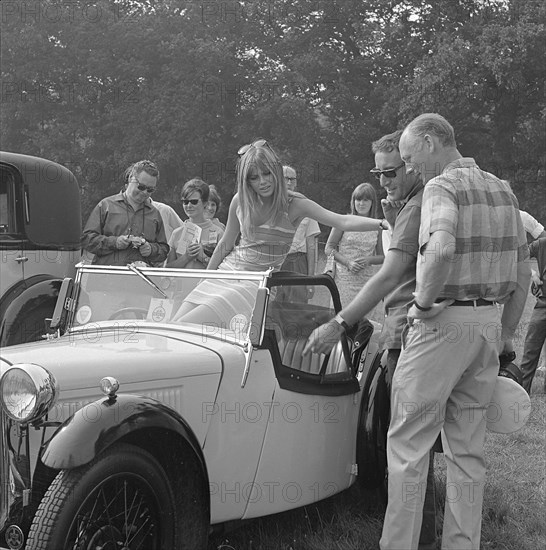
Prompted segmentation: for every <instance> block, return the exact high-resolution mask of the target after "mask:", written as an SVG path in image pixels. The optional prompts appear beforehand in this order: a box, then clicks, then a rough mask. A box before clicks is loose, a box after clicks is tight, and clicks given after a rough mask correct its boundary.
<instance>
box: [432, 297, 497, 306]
mask: <svg viewBox="0 0 546 550" xmlns="http://www.w3.org/2000/svg"><path fill="white" fill-rule="evenodd" d="M444 300H451V298H437V299H436V300H435V302H436V303H439V302H443V301H444ZM497 303H498V302H496V301H495V300H484V299H483V298H478V299H477V300H455V301H454V302H453V303H452V304H450V307H451V306H473V307H480V306H493V305H496V304H497Z"/></svg>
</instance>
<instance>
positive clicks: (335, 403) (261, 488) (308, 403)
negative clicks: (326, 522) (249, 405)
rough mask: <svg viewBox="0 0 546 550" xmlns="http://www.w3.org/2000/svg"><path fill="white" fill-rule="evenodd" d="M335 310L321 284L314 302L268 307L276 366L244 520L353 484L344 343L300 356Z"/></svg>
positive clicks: (351, 395)
mask: <svg viewBox="0 0 546 550" xmlns="http://www.w3.org/2000/svg"><path fill="white" fill-rule="evenodd" d="M338 307H339V306H338ZM334 309H336V308H334V305H333V298H332V295H331V294H330V292H329V291H328V289H327V288H326V287H317V288H315V292H314V298H313V301H312V303H302V304H294V303H285V304H283V303H278V302H275V301H272V302H271V303H270V305H269V312H268V313H269V315H268V321H269V325H268V326H269V331H267V332H268V334H267V335H266V341H265V347H268V348H269V350H270V352H271V355H272V358H273V362H274V365H275V372H276V379H275V388H274V392H273V397H272V403H271V407H270V408H271V413H270V419H269V422H268V423H267V431H266V434H265V438H264V443H263V449H262V453H261V456H260V462H259V465H258V470H257V473H256V478H255V480H254V491H253V498H252V499H249V503H248V507H247V509H246V511H245V515H244V518H251V517H258V516H262V515H265V514H271V513H276V512H280V511H282V510H287V509H290V508H295V507H299V506H304V505H306V504H309V503H310V502H315V501H317V500H321V499H323V498H326V497H328V496H331V495H333V494H335V493H337V492H339V491H341V490H343V489H345V488H347V487H348V486H350V485H351V484H352V483H353V481H354V479H355V475H356V473H357V472H356V433H357V427H358V418H359V409H360V399H361V393H360V391H359V390H360V387H359V383H358V381H357V379H356V376H355V374H354V373H353V372H352V370H351V368H350V365H347V363H346V361H345V357H344V354H343V351H342V346H341V343H340V344H339V345H338V346H337V347H336V348H334V350H333V352H332V353H331V354H330V355H329V356H328V357H325V356H322V355H321V356H317V355H314V354H310V355H307V356H303V355H302V350H303V347H304V346H305V343H306V341H307V338H308V336H309V334H310V332H311V331H312V330H313V329H314V328H316V327H317V326H319V325H320V324H322V323H324V322H326V321H327V320H329V319H331V318H332V317H333V315H334ZM267 337H269V342H267Z"/></svg>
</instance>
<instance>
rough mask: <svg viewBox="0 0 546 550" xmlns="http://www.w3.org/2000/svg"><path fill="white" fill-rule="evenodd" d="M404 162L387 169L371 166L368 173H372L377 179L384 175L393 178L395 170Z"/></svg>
mask: <svg viewBox="0 0 546 550" xmlns="http://www.w3.org/2000/svg"><path fill="white" fill-rule="evenodd" d="M404 164H405V163H404V162H403V163H402V164H400V165H399V166H397V167H396V168H389V169H388V170H379V168H372V170H370V173H371V174H373V175H374V176H375V177H376V178H377V179H378V180H379V179H381V176H385V177H386V178H395V177H396V171H397V170H399V169H400V168H402V166H404Z"/></svg>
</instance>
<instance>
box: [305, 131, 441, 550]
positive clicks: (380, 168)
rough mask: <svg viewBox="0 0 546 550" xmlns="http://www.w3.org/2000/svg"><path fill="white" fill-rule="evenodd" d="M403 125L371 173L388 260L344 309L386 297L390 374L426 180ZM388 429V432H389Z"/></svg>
mask: <svg viewBox="0 0 546 550" xmlns="http://www.w3.org/2000/svg"><path fill="white" fill-rule="evenodd" d="M401 135H402V130H398V131H396V132H393V133H392V134H387V135H385V136H383V137H382V138H380V139H378V140H377V141H374V142H373V143H372V152H373V153H374V155H375V168H373V169H372V170H371V173H372V174H373V176H374V177H375V178H376V179H377V180H378V181H379V184H380V185H381V187H382V188H383V189H384V190H385V191H386V193H387V198H386V199H383V200H382V201H381V202H382V206H383V212H384V215H385V218H386V219H387V221H388V222H389V224H390V225H391V227H392V228H393V231H392V236H391V241H390V244H389V246H388V249H387V250H386V253H385V260H384V262H383V264H382V265H381V267H380V269H379V271H378V272H377V273H376V274H375V275H374V276H373V277H372V278H371V279H370V280H369V281H368V282H367V283H366V284H365V285H364V286H363V287H362V290H361V291H360V292H359V293H358V294H357V296H356V297H355V298H354V299H353V301H352V302H351V303H350V304H349V305H348V306H347V307H346V308H344V309H343V310H342V311H341V312H340V314H339V315H340V316H341V318H342V319H343V320H344V321H345V323H347V325H348V326H352V325H354V324H356V323H357V322H358V321H359V320H360V319H362V318H363V317H366V316H367V315H369V313H370V312H371V311H372V310H373V308H374V307H375V306H376V305H377V304H378V303H379V302H380V301H381V300H382V299H383V298H385V313H386V315H385V320H384V322H383V330H382V332H381V337H380V339H381V342H380V343H381V345H382V347H383V349H386V350H387V379H388V382H389V385H390V380H391V379H392V376H393V374H394V371H395V368H396V365H397V362H398V358H399V356H400V352H401V348H402V329H403V328H404V326H405V324H406V321H407V312H408V309H409V308H410V306H411V304H412V301H413V292H414V291H415V265H416V262H417V252H418V248H419V224H420V221H421V200H422V198H423V184H422V182H421V177H420V175H419V174H418V173H417V172H413V173H411V174H408V173H406V168H405V165H404V162H403V161H402V158H401V157H400V150H399V148H398V147H399V142H400V136H401ZM343 331H344V328H343V327H342V326H341V325H340V324H339V323H337V322H336V321H335V320H334V319H333V320H331V321H330V322H328V323H326V324H324V325H322V326H321V327H319V328H317V329H316V330H315V331H314V332H313V333H312V334H311V336H310V337H309V340H308V343H307V346H306V348H305V350H304V353H307V350H311V351H313V352H315V353H328V352H329V351H330V350H331V349H332V348H333V347H334V345H335V344H336V343H337V341H338V340H339V338H340V337H341V334H342V332H343ZM385 435H386V434H385ZM423 491H424V495H425V503H424V509H423V520H422V524H421V535H420V539H419V549H420V550H429V549H430V550H432V549H434V548H436V508H435V494H434V493H435V491H434V463H433V461H432V460H431V461H430V468H429V473H428V477H427V484H426V489H423Z"/></svg>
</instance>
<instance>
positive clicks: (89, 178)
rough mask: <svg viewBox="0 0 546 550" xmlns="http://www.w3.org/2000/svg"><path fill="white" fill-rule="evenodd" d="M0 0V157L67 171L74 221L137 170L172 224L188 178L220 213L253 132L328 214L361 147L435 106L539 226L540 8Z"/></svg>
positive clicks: (381, 1) (526, 1)
mask: <svg viewBox="0 0 546 550" xmlns="http://www.w3.org/2000/svg"><path fill="white" fill-rule="evenodd" d="M0 6H1V11H2V20H1V30H2V34H1V74H2V98H1V118H0V125H1V126H0V127H1V143H0V146H1V148H2V149H3V150H9V151H16V152H23V153H27V154H34V155H38V156H43V157H46V158H50V159H52V160H56V161H57V162H59V163H61V164H63V165H65V166H68V167H69V168H70V169H72V171H73V172H74V173H75V174H76V176H77V178H78V181H79V182H80V185H81V188H82V210H83V216H84V220H85V219H86V218H87V216H88V214H89V212H90V210H91V208H92V207H93V206H94V205H95V204H96V203H97V202H98V200H100V198H102V197H103V196H106V195H109V194H112V193H115V192H117V191H118V190H119V189H120V186H121V174H122V172H123V170H124V169H125V168H126V167H127V166H128V165H129V164H130V163H132V162H134V161H136V160H139V159H142V158H150V159H153V160H154V161H156V162H157V163H158V164H159V166H160V170H161V185H160V189H159V191H158V193H157V199H158V200H163V201H164V202H167V203H170V204H171V205H173V206H174V207H175V209H177V210H178V211H179V213H182V209H181V207H180V205H179V204H178V203H177V201H176V199H177V190H178V188H179V186H180V184H183V183H184V182H185V181H187V180H188V179H190V178H191V177H194V176H201V177H203V178H204V179H205V181H207V182H208V183H214V184H215V185H216V186H217V187H218V189H219V191H220V193H221V194H222V196H223V198H224V201H225V203H227V202H228V201H229V199H230V198H231V196H232V194H233V190H234V163H235V160H236V159H235V155H234V152H236V151H237V149H238V148H239V147H240V146H241V145H242V144H244V143H248V142H250V141H252V140H253V139H254V138H257V137H264V138H266V139H268V140H269V141H271V143H272V144H273V146H274V147H275V148H276V149H277V150H278V151H279V152H280V153H281V154H282V158H283V160H284V161H285V162H288V163H291V164H293V165H294V166H295V167H296V169H297V170H298V175H299V187H300V190H301V191H302V192H304V193H305V194H307V195H308V196H309V197H311V198H313V199H314V200H317V201H319V202H320V203H322V204H323V205H325V206H328V207H329V208H332V209H334V210H337V211H339V212H344V211H347V208H348V201H349V197H350V193H351V191H352V189H353V188H354V187H355V186H356V185H357V184H358V183H360V182H362V181H370V176H369V173H368V170H369V169H370V168H372V167H373V156H372V154H371V149H370V146H371V142H372V141H374V140H375V139H377V138H378V137H380V136H381V135H383V134H384V133H387V132H390V131H393V130H395V129H397V128H400V127H403V125H404V124H405V123H406V122H408V121H409V120H410V119H412V118H413V117H414V116H416V115H417V114H420V113H421V112H425V111H435V112H439V113H441V114H443V115H444V116H446V117H447V118H448V120H450V122H451V123H452V124H453V126H454V127H455V130H456V135H457V138H458V144H459V149H460V151H461V153H462V154H463V155H466V156H473V157H475V158H476V160H477V161H478V163H479V164H480V166H481V167H482V168H484V169H486V170H489V171H492V172H494V173H495V174H497V175H498V176H500V177H503V178H505V179H509V180H510V181H511V182H512V185H513V188H514V190H515V192H516V194H517V196H518V198H519V200H520V205H521V207H522V208H523V209H525V210H527V211H529V212H530V213H531V214H533V215H534V216H535V217H536V218H538V219H539V220H542V222H543V223H544V222H545V221H546V169H545V164H546V137H545V133H546V132H545V126H544V124H545V118H546V116H545V115H546V99H545V94H544V91H545V79H544V77H545V65H546V55H545V53H546V48H545V38H546V32H545V29H546V5H545V3H544V2H543V1H542V0H510V1H508V0H434V1H433V0H430V1H429V2H426V1H422V0H419V1H417V0H406V1H401V2H399V1H395V0H254V1H245V0H241V1H235V0H218V1H215V0H195V1H192V0H186V1H180V0H176V1H175V0H157V1H153V0H96V1H81V0H71V1H70V2H67V1H64V0H58V1H53V0H42V1H34V2H33V1H25V2H19V1H9V0H4V1H3V2H1V4H0ZM378 191H379V193H380V194H381V190H380V189H379V188H378ZM226 211H227V209H226V208H224V209H223V217H224V219H225V214H226ZM221 217H222V215H221Z"/></svg>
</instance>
